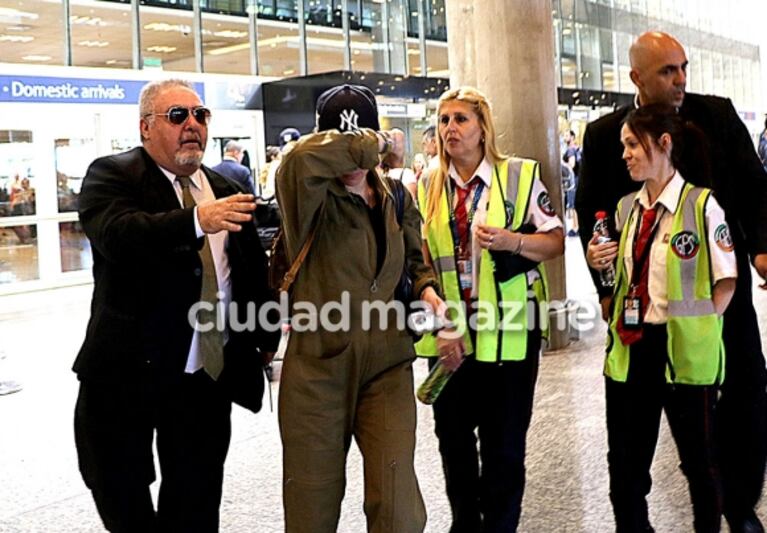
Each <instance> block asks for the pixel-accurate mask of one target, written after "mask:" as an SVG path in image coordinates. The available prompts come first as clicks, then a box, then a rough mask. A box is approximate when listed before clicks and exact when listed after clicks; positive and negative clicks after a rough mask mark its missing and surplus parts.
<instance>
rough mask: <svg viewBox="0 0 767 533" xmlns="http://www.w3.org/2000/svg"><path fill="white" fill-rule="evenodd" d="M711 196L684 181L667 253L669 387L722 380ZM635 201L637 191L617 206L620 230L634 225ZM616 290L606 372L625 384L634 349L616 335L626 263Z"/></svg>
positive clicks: (625, 284)
mask: <svg viewBox="0 0 767 533" xmlns="http://www.w3.org/2000/svg"><path fill="white" fill-rule="evenodd" d="M710 193H711V191H710V190H708V189H702V188H699V187H693V186H692V185H690V184H689V183H685V185H684V188H683V190H682V195H681V198H680V200H679V207H678V208H677V210H676V213H675V214H674V219H673V221H672V225H671V232H670V239H669V243H668V250H667V252H666V274H667V279H668V281H667V293H668V322H667V324H666V330H667V332H668V345H667V346H668V357H669V364H668V365H667V369H666V379H667V381H668V382H669V383H681V384H688V385H711V384H714V383H721V382H722V380H723V379H724V346H723V344H722V335H721V333H722V320H721V318H720V317H719V316H718V315H717V314H716V311H715V309H714V303H713V301H712V298H711V287H712V285H711V270H710V268H711V267H710V264H711V259H710V254H709V249H708V239H707V234H706V223H705V210H706V202H707V200H708V197H709V195H710ZM635 197H636V193H633V194H630V195H628V196H626V197H624V198H623V199H621V201H620V202H619V204H618V213H619V215H618V219H619V224H620V226H621V228H619V229H622V228H625V227H630V224H635V223H636V217H637V216H638V209H635V208H634V206H635V203H634V198H635ZM627 234H628V232H627V231H623V232H622V234H621V241H620V246H619V252H618V257H621V258H622V257H623V256H624V251H625V247H626V240H627ZM675 250H676V251H675ZM615 287H616V288H615V296H614V298H613V310H612V317H611V322H610V332H609V336H608V346H607V360H606V361H605V374H606V375H607V376H609V377H610V378H612V379H614V380H616V381H622V382H625V381H626V378H627V376H628V367H629V357H630V356H629V353H630V350H629V347H627V346H624V345H623V343H621V341H620V338H619V337H618V334H617V331H616V324H617V321H618V320H620V317H621V310H622V302H623V298H624V297H625V295H626V293H627V291H628V280H627V276H626V271H625V265H624V263H623V261H618V273H617V277H616V284H615Z"/></svg>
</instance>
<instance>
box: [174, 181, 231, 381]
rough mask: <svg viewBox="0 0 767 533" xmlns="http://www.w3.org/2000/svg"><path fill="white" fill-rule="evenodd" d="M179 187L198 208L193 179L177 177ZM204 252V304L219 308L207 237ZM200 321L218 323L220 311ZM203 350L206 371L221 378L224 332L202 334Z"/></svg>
mask: <svg viewBox="0 0 767 533" xmlns="http://www.w3.org/2000/svg"><path fill="white" fill-rule="evenodd" d="M176 179H177V180H178V183H179V185H181V193H182V199H183V201H184V207H185V208H189V207H194V206H195V205H197V204H196V202H195V201H194V198H193V197H192V192H191V191H190V189H189V184H190V183H191V181H192V180H191V179H190V178H189V176H176ZM204 239H205V242H204V243H203V246H202V249H200V252H199V253H200V260H201V261H202V290H201V291H200V301H201V302H208V303H210V304H211V305H213V306H214V309H215V306H216V304H217V303H218V298H217V293H218V280H217V278H216V265H215V263H214V262H213V253H212V252H211V250H210V243H209V242H208V236H207V235H205V237H204ZM197 320H198V322H199V323H200V324H214V325H215V324H216V311H215V310H211V311H208V310H203V309H200V311H199V313H198V314H197ZM199 340H200V341H199V350H200V354H201V355H202V366H203V368H204V369H205V372H207V373H208V375H210V377H212V378H213V379H218V376H219V375H220V374H221V370H223V368H224V342H223V332H222V331H220V330H219V329H218V328H217V327H213V328H211V329H210V330H208V331H205V332H203V331H200V332H199Z"/></svg>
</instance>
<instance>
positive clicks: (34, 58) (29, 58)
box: [21, 55, 51, 61]
mask: <svg viewBox="0 0 767 533" xmlns="http://www.w3.org/2000/svg"><path fill="white" fill-rule="evenodd" d="M21 59H23V60H24V61H50V60H51V56H38V55H31V56H24V57H22V58H21Z"/></svg>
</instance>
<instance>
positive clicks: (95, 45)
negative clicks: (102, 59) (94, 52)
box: [77, 41, 109, 48]
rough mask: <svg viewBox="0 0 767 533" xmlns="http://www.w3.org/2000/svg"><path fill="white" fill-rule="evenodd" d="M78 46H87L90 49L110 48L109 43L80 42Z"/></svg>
mask: <svg viewBox="0 0 767 533" xmlns="http://www.w3.org/2000/svg"><path fill="white" fill-rule="evenodd" d="M77 44H78V45H79V46H87V47H88V48H104V47H105V46H109V41H80V42H79V43H77Z"/></svg>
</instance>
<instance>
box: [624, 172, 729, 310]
mask: <svg viewBox="0 0 767 533" xmlns="http://www.w3.org/2000/svg"><path fill="white" fill-rule="evenodd" d="M684 183H685V182H684V179H683V178H682V176H681V175H680V174H679V172H677V173H675V174H674V176H673V177H672V178H671V180H670V181H669V182H668V183H667V184H666V187H665V188H664V189H663V191H662V192H661V193H660V195H659V196H658V198H657V199H656V200H655V202H654V203H653V204H652V205H650V198H649V194H648V192H647V187H646V185H642V188H641V189H640V190H639V193H638V194H637V196H636V198H635V200H634V206H633V208H632V214H630V215H629V222H628V223H627V224H626V226H625V227H624V231H628V235H627V236H626V248H625V249H624V250H623V265H624V266H625V268H626V278H627V279H629V280H630V279H631V276H632V273H633V271H634V268H633V267H634V257H633V251H634V237H635V233H636V231H637V224H636V217H635V216H633V213H634V212H637V213H638V211H639V209H638V205H641V206H642V208H644V209H650V208H652V207H656V208H658V209H659V211H660V213H659V214H660V220H658V221H656V225H657V226H658V229H657V231H656V232H655V236H654V238H653V242H652V245H651V247H650V256H649V258H648V259H649V261H650V265H649V272H648V280H647V286H648V292H649V296H650V303H649V304H648V305H647V311H646V312H645V316H644V321H645V322H647V323H649V324H665V323H666V322H667V321H668V275H667V272H666V264H667V254H668V247H669V244H668V243H669V240H670V238H671V235H670V233H671V226H672V223H673V220H674V214H675V213H676V210H677V209H679V207H680V206H679V200H680V199H681V194H682V188H683V187H684ZM637 204H638V205H637ZM705 216H706V228H707V229H708V235H707V240H708V249H709V253H710V255H711V283H712V286H713V284H715V283H716V282H717V281H719V280H720V279H725V278H735V277H737V276H738V268H737V265H736V262H735V252H734V251H733V248H732V239H731V238H730V237H729V228H728V227H727V222H726V221H725V219H724V211H723V210H722V208H721V207H720V206H719V203H718V202H717V201H716V198H714V196H713V194H712V195H711V196H709V198H708V201H707V202H706V210H705ZM620 223H621V221H620V220H618V214H616V224H617V226H618V227H620ZM722 226H723V227H724V228H722Z"/></svg>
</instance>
